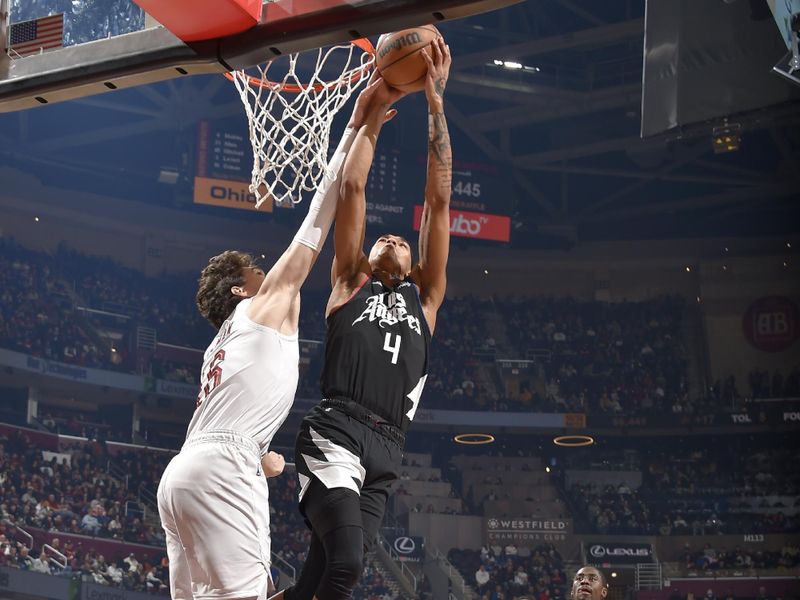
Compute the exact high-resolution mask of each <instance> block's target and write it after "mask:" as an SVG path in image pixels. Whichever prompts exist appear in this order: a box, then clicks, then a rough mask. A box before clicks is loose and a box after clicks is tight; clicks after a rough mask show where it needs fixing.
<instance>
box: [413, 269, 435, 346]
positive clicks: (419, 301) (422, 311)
mask: <svg viewBox="0 0 800 600" xmlns="http://www.w3.org/2000/svg"><path fill="white" fill-rule="evenodd" d="M408 281H409V283H411V285H412V287H413V288H414V295H415V296H416V297H417V305H418V306H419V312H420V314H421V315H422V319H420V321H422V323H423V324H424V325H425V331H426V332H427V333H428V340H429V343H430V340H433V334H432V333H431V326H430V324H429V323H428V317H427V316H425V307H424V306H422V298H421V297H420V295H419V286H418V285H417V282H416V281H414V280H413V279H411V278H410V277H409V278H408Z"/></svg>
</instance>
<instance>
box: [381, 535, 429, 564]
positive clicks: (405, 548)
mask: <svg viewBox="0 0 800 600" xmlns="http://www.w3.org/2000/svg"><path fill="white" fill-rule="evenodd" d="M387 541H388V542H389V544H390V545H391V547H392V550H394V552H395V553H396V554H397V556H398V558H399V559H400V560H401V561H404V560H411V561H415V562H417V561H419V560H420V559H421V558H422V557H423V550H424V548H425V539H424V538H421V537H416V536H410V535H398V536H393V537H389V538H388V540H387Z"/></svg>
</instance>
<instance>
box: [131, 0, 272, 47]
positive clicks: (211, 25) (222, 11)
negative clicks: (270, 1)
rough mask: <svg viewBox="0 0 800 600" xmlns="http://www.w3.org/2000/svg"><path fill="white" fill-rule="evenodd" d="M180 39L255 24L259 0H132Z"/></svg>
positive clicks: (219, 34)
mask: <svg viewBox="0 0 800 600" xmlns="http://www.w3.org/2000/svg"><path fill="white" fill-rule="evenodd" d="M133 1H134V2H135V3H136V4H138V5H139V6H141V7H142V8H143V9H144V10H145V11H146V12H147V13H148V14H149V15H150V16H151V17H153V18H154V19H155V20H156V21H158V22H159V23H161V24H162V25H163V26H164V27H166V28H167V29H169V30H170V31H171V32H172V33H174V34H175V35H176V36H178V37H179V38H180V39H181V40H183V41H184V42H198V41H200V40H210V39H214V38H219V37H225V36H228V35H233V34H236V33H241V32H243V31H247V30H248V29H250V28H251V27H254V26H255V25H257V24H258V22H259V19H260V17H261V1H262V0H133Z"/></svg>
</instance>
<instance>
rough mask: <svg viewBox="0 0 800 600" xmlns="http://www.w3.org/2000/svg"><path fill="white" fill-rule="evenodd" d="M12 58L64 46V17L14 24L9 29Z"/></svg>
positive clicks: (60, 15)
mask: <svg viewBox="0 0 800 600" xmlns="http://www.w3.org/2000/svg"><path fill="white" fill-rule="evenodd" d="M9 30H10V31H9V38H10V40H9V41H10V44H9V45H10V52H9V54H10V55H11V57H12V58H13V57H15V56H27V55H29V54H38V53H39V52H40V51H42V50H48V49H50V48H61V47H62V46H63V45H64V15H63V14H57V15H52V16H50V17H41V18H39V19H33V20H32V21H20V22H19V23H12V24H11V26H10V27H9Z"/></svg>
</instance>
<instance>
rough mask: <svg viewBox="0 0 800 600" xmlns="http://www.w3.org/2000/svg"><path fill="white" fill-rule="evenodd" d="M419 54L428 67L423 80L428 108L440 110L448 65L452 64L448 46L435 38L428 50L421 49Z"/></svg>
mask: <svg viewBox="0 0 800 600" xmlns="http://www.w3.org/2000/svg"><path fill="white" fill-rule="evenodd" d="M421 54H422V58H423V59H424V60H425V63H426V64H427V65H428V76H427V77H426V78H425V96H426V97H427V98H428V106H429V107H431V108H435V109H437V110H442V109H443V107H444V88H445V87H447V79H448V78H449V77H450V65H451V64H452V62H453V59H452V58H451V57H450V46H448V45H447V44H446V43H445V42H444V38H442V37H437V38H436V39H435V40H433V41H432V42H431V45H430V46H429V47H428V48H423V49H422V52H421Z"/></svg>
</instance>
